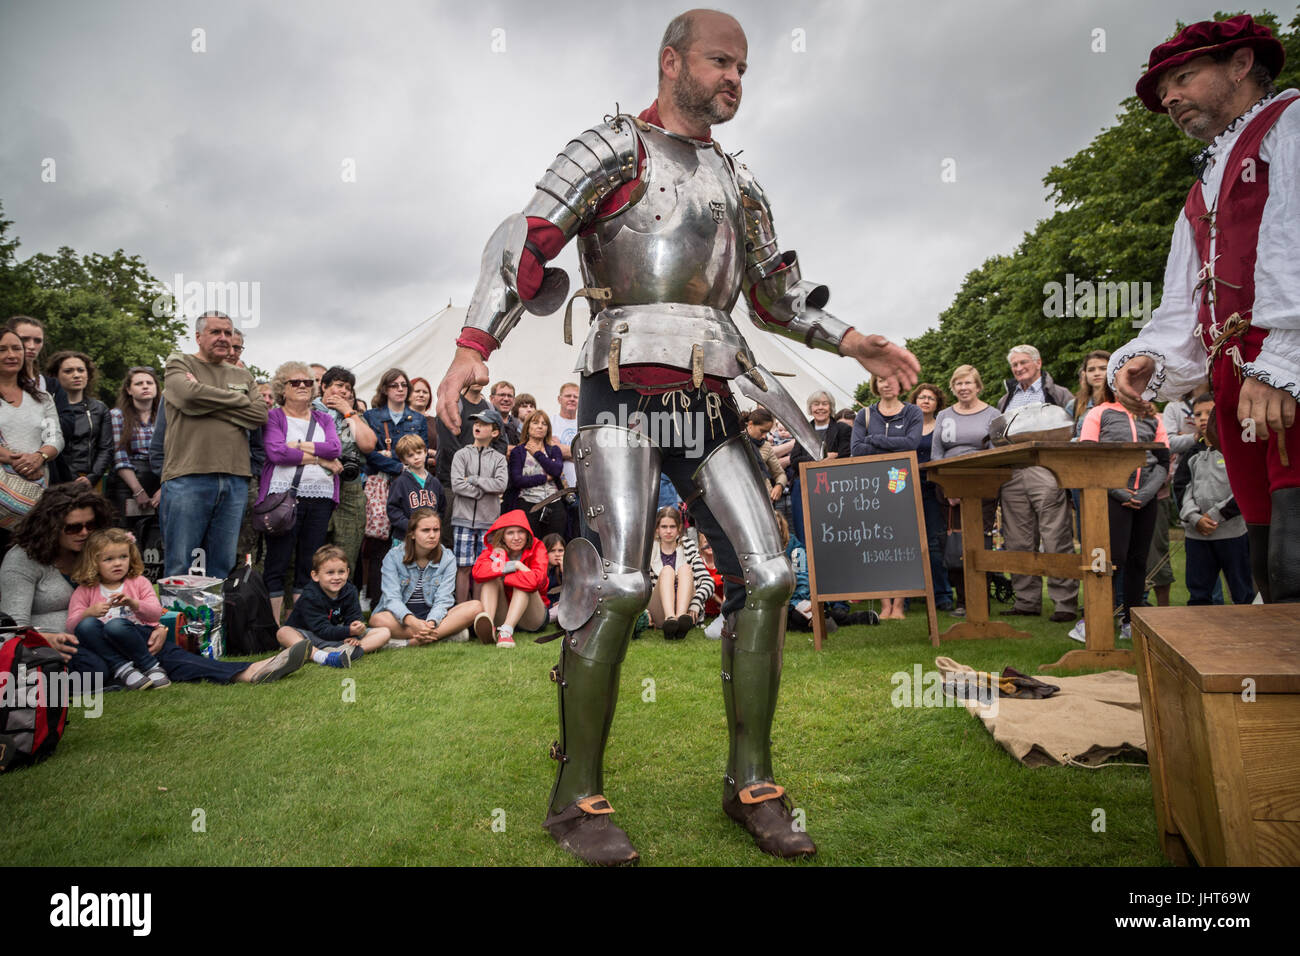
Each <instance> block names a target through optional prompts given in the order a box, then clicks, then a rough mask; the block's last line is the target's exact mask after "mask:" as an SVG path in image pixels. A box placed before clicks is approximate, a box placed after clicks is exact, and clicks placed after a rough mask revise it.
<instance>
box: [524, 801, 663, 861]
mask: <svg viewBox="0 0 1300 956" xmlns="http://www.w3.org/2000/svg"><path fill="white" fill-rule="evenodd" d="M613 812H614V808H613V807H611V806H610V805H609V801H608V800H606V799H605V798H604V797H603V796H601V795H600V794H593V795H592V796H590V797H583V798H582V799H581V800H576V801H574V802H573V803H571V804H569V805H568V806H567V807H565V808H564V809H563V810H560V811H559V812H557V813H552V814H550V815H549V816H547V818H546V822H545V823H543V824H542V826H543V827H544V828H545V829H546V830H547V831H548V832H549V833H550V834H551V836H552V837H553V838H554V839H555V842H556V843H558V844H559V845H560V848H561V849H563V850H566V851H568V852H569V853H572V854H573V855H574V856H576V857H577V858H578V859H579V860H582V862H584V863H590V864H592V865H593V866H622V865H624V864H626V863H635V862H636V861H637V860H638V859H640V854H638V853H637V852H636V848H635V847H633V846H632V841H631V840H629V839H628V838H627V834H626V833H624V832H623V830H622V828H620V827H619V826H618V825H617V824H616V823H614V821H613V820H611V819H610V818H609V817H610V814H612V813H613Z"/></svg>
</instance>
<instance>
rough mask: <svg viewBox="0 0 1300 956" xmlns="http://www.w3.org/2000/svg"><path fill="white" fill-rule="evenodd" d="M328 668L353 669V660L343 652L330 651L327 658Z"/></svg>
mask: <svg viewBox="0 0 1300 956" xmlns="http://www.w3.org/2000/svg"><path fill="white" fill-rule="evenodd" d="M325 666H326V667H351V666H352V658H351V657H349V656H348V655H347V654H345V653H343V652H342V651H330V653H329V654H328V655H327V656H326V658H325Z"/></svg>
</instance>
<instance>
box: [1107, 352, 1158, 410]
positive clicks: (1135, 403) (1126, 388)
mask: <svg viewBox="0 0 1300 956" xmlns="http://www.w3.org/2000/svg"><path fill="white" fill-rule="evenodd" d="M1155 371H1156V363H1155V359H1153V358H1152V357H1151V356H1150V355H1135V356H1133V357H1132V358H1131V359H1129V360H1128V361H1127V362H1125V363H1124V364H1123V365H1121V366H1120V367H1119V368H1117V369H1115V397H1116V398H1118V399H1119V401H1120V404H1121V405H1123V406H1124V407H1125V408H1128V409H1136V408H1142V407H1143V406H1145V405H1146V404H1147V402H1146V399H1144V398H1143V397H1142V393H1143V392H1145V391H1146V390H1147V386H1149V385H1150V384H1151V376H1152V375H1154V374H1155Z"/></svg>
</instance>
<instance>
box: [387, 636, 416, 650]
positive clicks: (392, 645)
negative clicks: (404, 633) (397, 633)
mask: <svg viewBox="0 0 1300 956" xmlns="http://www.w3.org/2000/svg"><path fill="white" fill-rule="evenodd" d="M410 645H411V642H410V641H404V640H402V638H400V637H390V638H389V639H388V643H387V644H385V645H384V649H385V650H389V651H392V650H396V649H397V648H399V647H409V646H410Z"/></svg>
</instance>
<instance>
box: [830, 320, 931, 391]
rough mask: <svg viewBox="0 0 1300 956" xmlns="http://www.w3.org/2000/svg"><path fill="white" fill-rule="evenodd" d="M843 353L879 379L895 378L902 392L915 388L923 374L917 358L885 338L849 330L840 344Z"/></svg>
mask: <svg viewBox="0 0 1300 956" xmlns="http://www.w3.org/2000/svg"><path fill="white" fill-rule="evenodd" d="M840 354H841V355H846V356H848V357H849V358H851V359H857V361H858V364H859V365H861V366H862V367H863V368H865V369H866V370H867V371H868V372H870V373H871V374H872V375H875V376H876V377H877V378H882V379H884V378H892V379H893V380H894V381H896V382H897V383H898V390H899V392H906V391H907V390H908V389H909V388H911V387H912V386H913V385H915V384H916V381H917V376H918V375H919V374H920V373H921V363H920V362H918V361H917V360H916V356H915V355H913V354H912V353H911V352H909V351H908V350H907V349H905V348H903V347H902V346H901V345H895V344H894V343H893V342H891V341H889V339H887V338H885V337H884V336H883V335H863V334H862V333H861V332H858V331H857V330H856V329H850V330H849V332H848V334H846V335H845V336H844V339H843V341H841V342H840Z"/></svg>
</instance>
